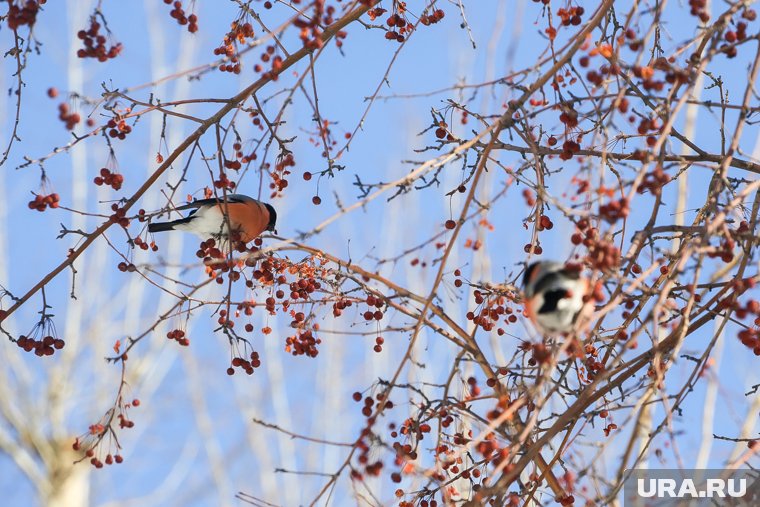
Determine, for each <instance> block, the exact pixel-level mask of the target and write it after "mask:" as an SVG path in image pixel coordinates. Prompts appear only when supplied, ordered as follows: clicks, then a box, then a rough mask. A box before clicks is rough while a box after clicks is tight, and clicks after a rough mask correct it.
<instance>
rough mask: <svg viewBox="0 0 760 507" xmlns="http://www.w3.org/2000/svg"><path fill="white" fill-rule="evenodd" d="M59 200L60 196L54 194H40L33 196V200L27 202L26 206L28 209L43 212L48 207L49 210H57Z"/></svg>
mask: <svg viewBox="0 0 760 507" xmlns="http://www.w3.org/2000/svg"><path fill="white" fill-rule="evenodd" d="M60 200H61V198H60V196H59V195H58V194H56V193H52V194H48V195H42V194H34V199H32V200H31V201H29V203H28V204H27V206H29V209H36V210H37V211H45V210H46V209H47V208H48V206H50V207H51V208H54V209H55V208H57V207H58V206H59V204H58V202H59V201H60Z"/></svg>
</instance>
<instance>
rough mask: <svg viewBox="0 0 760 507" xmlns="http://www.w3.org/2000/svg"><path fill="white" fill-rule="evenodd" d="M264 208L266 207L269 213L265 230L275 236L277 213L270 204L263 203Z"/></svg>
mask: <svg viewBox="0 0 760 507" xmlns="http://www.w3.org/2000/svg"><path fill="white" fill-rule="evenodd" d="M264 206H266V208H267V211H268V212H269V223H268V224H267V230H268V231H271V232H274V233H275V234H277V229H275V225H277V212H276V211H275V210H274V207H273V206H272V205H271V204H268V203H264Z"/></svg>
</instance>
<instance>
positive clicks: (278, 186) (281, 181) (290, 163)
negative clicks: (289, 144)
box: [269, 153, 296, 197]
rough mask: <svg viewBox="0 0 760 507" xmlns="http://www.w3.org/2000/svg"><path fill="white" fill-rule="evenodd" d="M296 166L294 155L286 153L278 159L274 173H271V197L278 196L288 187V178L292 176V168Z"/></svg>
mask: <svg viewBox="0 0 760 507" xmlns="http://www.w3.org/2000/svg"><path fill="white" fill-rule="evenodd" d="M295 166H296V159H295V158H294V157H293V154H292V153H285V154H283V155H280V156H279V157H278V158H277V162H276V163H275V165H274V171H271V172H270V174H271V176H272V181H271V183H269V188H270V190H272V193H271V194H270V195H271V197H275V196H277V195H278V194H279V193H280V192H282V191H283V190H285V188H286V187H287V186H288V176H289V175H290V174H291V172H292V171H291V170H290V168H291V167H295Z"/></svg>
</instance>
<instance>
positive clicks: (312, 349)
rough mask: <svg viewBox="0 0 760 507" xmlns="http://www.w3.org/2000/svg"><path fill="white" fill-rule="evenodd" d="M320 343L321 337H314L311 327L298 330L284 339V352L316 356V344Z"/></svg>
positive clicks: (317, 351) (317, 352)
mask: <svg viewBox="0 0 760 507" xmlns="http://www.w3.org/2000/svg"><path fill="white" fill-rule="evenodd" d="M320 343H322V339H321V338H316V337H315V336H314V333H313V331H312V330H311V329H304V330H300V329H299V330H298V331H297V332H296V334H294V335H293V336H288V337H287V338H286V339H285V352H290V353H291V354H293V355H294V356H308V357H317V354H319V350H317V345H319V344H320Z"/></svg>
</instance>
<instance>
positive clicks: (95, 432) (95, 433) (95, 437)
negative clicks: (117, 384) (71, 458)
mask: <svg viewBox="0 0 760 507" xmlns="http://www.w3.org/2000/svg"><path fill="white" fill-rule="evenodd" d="M123 385H124V384H122V387H123ZM139 406H140V400H139V399H137V398H135V399H133V400H132V401H131V402H126V403H125V402H124V401H123V399H122V396H121V395H119V397H118V402H117V404H116V405H115V406H113V407H111V408H110V409H109V410H108V412H106V414H105V415H104V416H103V418H102V419H101V422H99V423H96V424H91V425H90V427H89V428H88V430H87V433H85V434H83V435H80V436H78V437H77V438H76V440H74V444H73V445H72V449H74V450H75V451H78V452H79V451H82V450H84V451H85V452H84V456H83V457H82V459H86V458H89V460H90V464H91V465H92V466H94V467H95V468H103V464H104V463H105V464H106V465H112V464H114V463H117V464H118V463H121V462H123V461H124V458H122V456H121V455H120V454H118V453H116V454H111V452H108V453H107V454H106V456H105V458H104V459H103V460H102V461H101V460H100V457H99V456H97V455H96V450H98V449H99V447H100V444H101V442H103V440H104V437H105V436H106V435H108V434H109V433H110V434H114V432H115V429H114V428H113V421H114V420H118V421H119V428H121V429H125V428H126V429H130V428H134V426H135V423H134V421H132V420H130V419H129V417H127V411H128V410H129V409H130V408H132V407H135V408H136V407H139ZM108 442H109V444H110V445H113V443H114V440H113V439H110V438H109V439H108ZM115 443H116V448H117V450H118V449H119V448H120V446H119V443H118V441H115ZM98 454H99V453H98ZM80 461H81V460H80Z"/></svg>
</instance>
